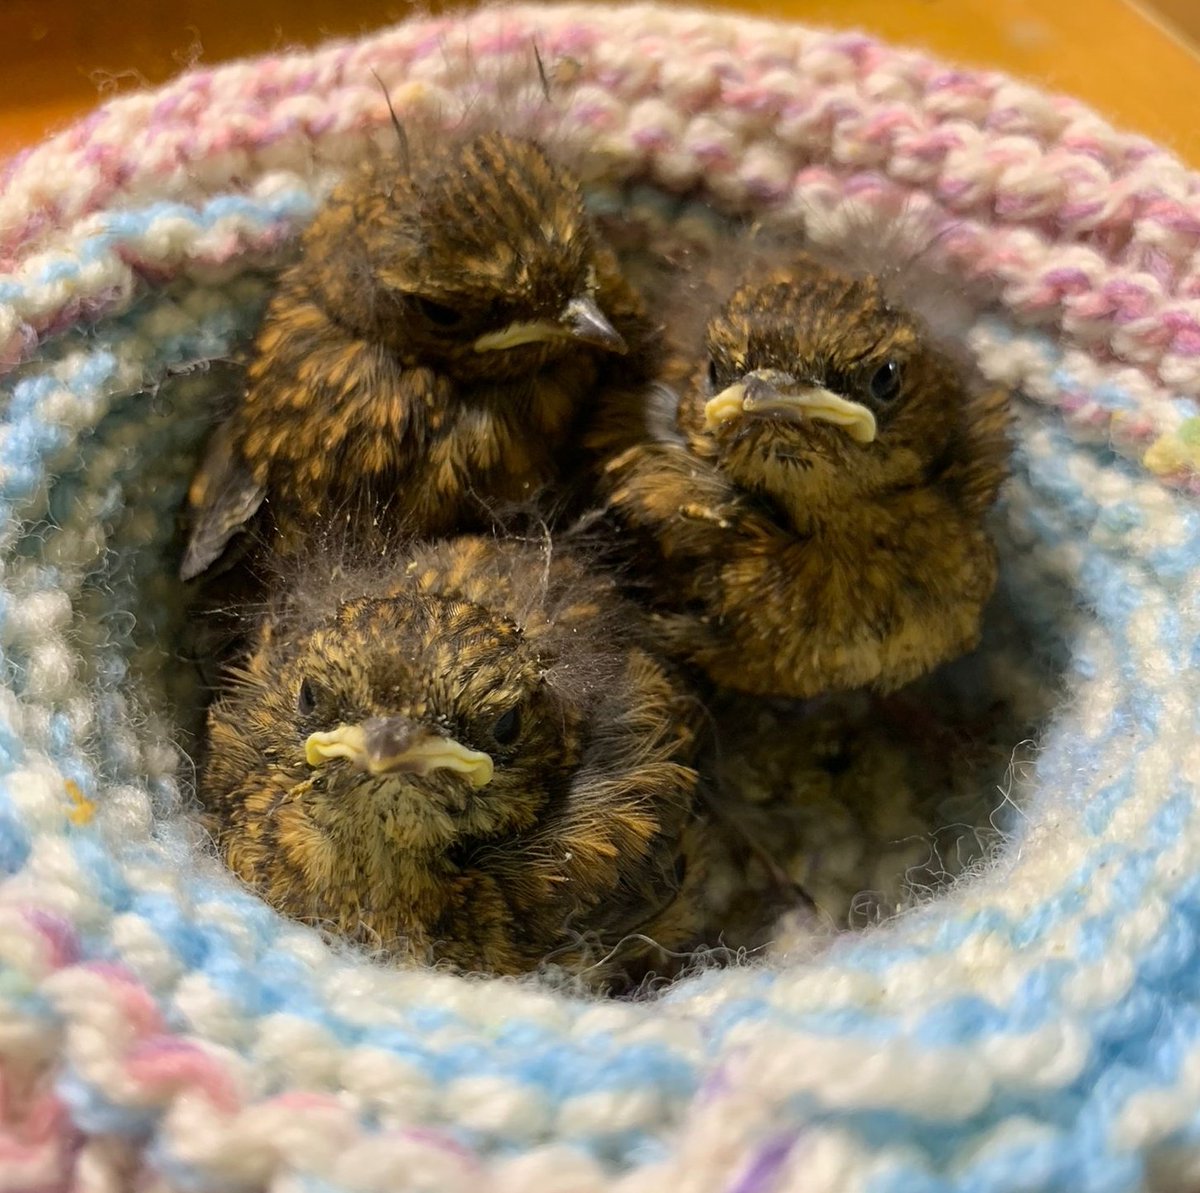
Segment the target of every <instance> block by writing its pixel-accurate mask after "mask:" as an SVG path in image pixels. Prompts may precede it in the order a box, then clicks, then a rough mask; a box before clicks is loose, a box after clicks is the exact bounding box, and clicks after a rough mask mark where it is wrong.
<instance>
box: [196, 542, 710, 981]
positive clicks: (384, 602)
mask: <svg viewBox="0 0 1200 1193" xmlns="http://www.w3.org/2000/svg"><path fill="white" fill-rule="evenodd" d="M304 574H305V575H306V576H308V577H312V576H331V577H333V578H332V579H330V580H317V581H313V580H311V579H308V580H306V581H304V582H303V583H302V584H301V585H300V587H299V588H297V589H296V590H295V591H293V593H292V594H291V595H289V596H287V597H280V598H279V599H278V600H277V602H276V604H275V607H274V610H273V611H272V612H271V613H270V614H269V615H268V616H267V617H266V619H265V620H264V621H263V623H262V624H261V626H260V628H259V630H258V631H257V634H256V635H255V637H254V639H253V641H252V643H251V646H250V649H249V653H248V658H247V659H246V661H245V662H244V665H242V666H240V667H238V668H236V669H234V670H233V672H232V673H231V676H230V678H229V680H228V682H227V683H226V685H225V687H224V689H223V690H222V692H221V693H220V695H219V696H218V698H217V700H216V701H215V702H214V704H213V705H212V707H211V709H210V711H209V718H208V729H209V741H208V747H207V750H208V757H207V761H206V763H205V765H204V768H203V771H202V776H201V781H200V794H201V797H202V800H203V803H204V805H205V807H206V809H207V812H208V815H209V818H210V822H211V825H212V827H213V831H214V833H215V836H216V839H217V841H218V844H219V847H220V850H221V853H222V855H223V856H224V858H225V859H226V861H227V863H228V865H229V866H230V868H231V869H232V870H233V871H234V872H235V873H237V874H238V875H240V876H241V877H242V878H243V879H244V880H245V881H246V882H248V883H249V884H251V885H252V886H253V887H255V888H256V889H257V890H258V891H259V892H260V893H261V894H262V895H263V896H264V897H265V898H266V899H267V900H268V901H269V902H270V903H272V904H273V905H274V906H275V907H277V908H278V909H280V910H281V911H283V912H285V913H286V914H288V915H290V916H292V917H294V918H296V919H299V920H303V921H307V922H312V923H318V924H323V925H327V926H329V927H332V928H333V929H335V930H336V931H338V932H340V933H342V934H345V935H347V936H349V937H351V938H353V939H356V940H359V941H362V942H366V943H369V944H370V945H372V946H375V947H377V948H379V949H381V950H383V951H384V952H385V953H387V954H393V955H401V956H409V957H412V958H415V959H417V960H421V961H434V962H435V961H443V962H447V963H450V964H452V965H454V966H456V967H458V968H460V969H462V970H467V971H476V970H478V971H486V972H493V973H501V974H512V973H519V972H522V971H527V970H532V969H534V968H536V967H537V966H538V965H539V964H540V963H541V962H543V961H544V960H546V959H549V960H551V961H554V962H557V963H559V964H561V965H563V966H565V967H567V968H568V969H571V970H574V971H579V972H584V973H586V975H587V977H588V978H590V979H591V980H593V981H595V982H597V983H603V982H607V981H610V980H613V979H614V978H615V977H617V976H619V975H620V974H629V973H630V972H631V967H635V966H636V965H637V964H643V965H644V964H646V963H652V962H653V961H654V959H655V958H656V957H658V956H659V954H658V952H657V946H660V945H661V946H664V947H666V948H668V949H669V948H677V947H679V946H681V945H684V944H687V943H688V942H689V941H690V940H691V939H692V938H693V936H694V933H695V931H696V929H697V925H696V923H695V922H694V916H695V913H694V910H693V901H692V899H691V898H690V897H689V896H688V895H687V890H688V889H689V888H691V887H694V885H695V884H696V883H698V882H700V881H701V880H702V866H701V864H700V862H701V851H702V849H703V846H702V840H703V833H702V831H701V829H700V822H699V820H698V819H697V816H696V810H695V805H694V800H695V788H696V782H697V776H696V772H695V770H694V769H693V768H692V757H693V752H694V738H695V734H694V728H695V718H696V706H695V703H694V701H693V699H692V698H691V697H690V696H689V694H688V693H687V691H686V690H685V689H684V688H682V687H681V686H680V685H679V683H678V682H677V681H676V680H675V679H674V678H673V677H672V675H671V674H670V673H669V672H668V671H667V670H666V669H665V668H664V667H663V666H662V665H661V664H660V663H658V662H657V661H655V659H654V658H653V657H652V656H651V655H650V654H649V653H648V652H647V651H646V650H645V649H644V647H643V646H642V645H641V644H640V642H639V635H638V616H637V611H636V610H635V609H633V608H632V607H631V606H629V605H627V604H626V603H625V602H624V601H623V600H622V599H621V598H620V597H619V596H618V595H617V593H616V592H615V590H614V586H613V584H612V582H611V581H609V580H607V579H604V578H603V577H602V576H600V574H599V573H596V572H594V571H592V570H590V569H588V568H587V567H585V566H584V565H583V564H582V563H581V562H580V561H579V560H578V559H577V558H575V557H573V556H571V555H569V554H565V553H563V552H560V551H552V550H551V549H550V548H549V547H548V546H533V545H530V544H528V543H525V542H519V541H496V540H493V539H490V538H483V537H470V536H468V537H464V538H458V539H453V540H447V541H442V542H437V543H432V544H426V545H423V546H417V547H412V548H410V549H408V550H407V551H405V552H401V553H399V555H398V557H397V559H396V561H395V562H394V563H392V564H391V565H389V566H388V567H387V568H386V569H383V570H382V571H381V570H380V569H379V568H378V567H374V568H368V569H367V570H360V569H357V568H356V567H355V566H353V565H349V566H347V565H342V564H339V563H338V562H337V561H336V560H330V559H324V560H314V561H312V563H311V564H310V565H309V566H307V567H306V568H305V572H304ZM347 726H349V727H351V728H347ZM363 726H365V727H366V734H367V736H366V737H364V735H363V732H362V730H361V727H363ZM339 727H340V728H339ZM372 735H373V736H372ZM413 740H418V741H420V742H422V743H425V745H428V743H429V742H432V743H433V746H434V748H435V749H438V750H441V751H442V753H443V754H445V753H446V751H451V753H452V760H451V763H444V764H442V765H438V766H436V767H435V768H434V769H430V770H428V771H427V772H426V773H422V770H421V768H422V767H423V766H424V765H425V764H424V763H423V762H420V760H419V759H418V761H417V762H416V763H411V764H410V763H405V764H404V765H402V766H400V767H399V769H395V768H393V769H388V768H389V767H392V766H393V764H392V763H391V762H388V761H387V760H386V759H385V761H384V762H383V763H381V764H380V766H382V767H383V769H382V770H380V771H379V773H375V772H374V771H372V770H371V767H372V766H374V765H375V763H374V762H371V763H370V764H369V765H368V763H367V762H365V761H364V759H365V758H371V759H377V758H378V757H379V755H380V751H382V752H383V753H384V754H386V753H387V752H388V751H390V752H391V753H392V754H396V753H397V751H403V750H404V749H411V742H412V741H413ZM362 741H366V742H367V745H366V746H365V747H362V746H360V745H359V744H356V743H360V742H362ZM347 742H350V743H351V745H350V746H347V745H346V743H347ZM380 742H382V743H383V744H382V745H380ZM446 742H449V743H450V745H449V746H447V745H446V744H445V743H446ZM314 743H315V744H314ZM322 743H323V744H322ZM314 750H315V751H316V753H314V752H313V751H314ZM364 750H365V751H366V753H364ZM372 750H374V751H375V752H374V753H371V752H370V751H372ZM356 751H357V752H356ZM479 752H482V753H483V754H486V755H488V756H489V757H490V759H491V761H490V763H488V764H486V765H484V764H482V763H481V762H480V760H479ZM463 758H466V759H468V762H467V763H463V762H462V759H463ZM451 765H453V766H461V767H465V768H466V769H467V770H471V773H461V772H460V771H459V770H456V769H450V768H449V767H450V766H451ZM480 766H482V767H483V771H484V772H486V773H488V774H490V781H487V779H486V777H485V774H477V773H476V771H475V770H472V769H471V768H478V767H480ZM414 767H415V769H414ZM489 768H491V769H490V771H489ZM472 775H474V776H475V777H476V778H479V779H484V781H483V782H482V785H480V786H475V785H474V784H473V781H472ZM631 934H641V936H639V937H638V939H637V940H636V941H634V943H632V944H630V945H628V946H627V947H625V948H623V949H620V950H617V951H616V953H614V954H613V955H611V956H610V953H612V951H613V950H615V949H617V946H618V945H619V944H620V942H621V941H622V940H623V939H624V938H626V937H627V936H630V935H631ZM643 937H644V939H643ZM651 942H654V943H651Z"/></svg>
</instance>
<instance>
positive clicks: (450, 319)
mask: <svg viewBox="0 0 1200 1193" xmlns="http://www.w3.org/2000/svg"><path fill="white" fill-rule="evenodd" d="M417 309H418V310H419V311H420V312H421V314H422V315H424V316H425V318H426V319H428V320H429V322H430V323H435V324H437V326H438V327H456V326H457V325H458V324H460V323H461V322H462V314H461V312H459V311H456V310H455V309H454V308H453V307H448V306H446V304H445V303H442V302H434V301H433V299H431V298H418V299H417Z"/></svg>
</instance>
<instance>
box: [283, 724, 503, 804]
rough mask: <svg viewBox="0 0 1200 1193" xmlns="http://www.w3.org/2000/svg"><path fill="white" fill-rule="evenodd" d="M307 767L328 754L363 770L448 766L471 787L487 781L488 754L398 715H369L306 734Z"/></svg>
mask: <svg viewBox="0 0 1200 1193" xmlns="http://www.w3.org/2000/svg"><path fill="white" fill-rule="evenodd" d="M304 758H305V761H306V762H307V763H308V765H309V766H322V765H324V764H325V763H326V762H328V761H329V760H330V759H331V758H348V759H349V760H350V762H351V763H352V764H353V765H354V766H356V767H358V768H359V769H360V770H364V771H366V772H367V774H369V775H392V774H415V775H425V774H428V773H429V772H430V771H432V770H453V771H458V772H459V773H460V774H464V775H466V776H467V778H468V780H469V781H470V783H471V786H472V787H483V786H485V785H486V784H487V783H490V782H491V781H492V771H493V767H492V759H491V756H490V755H488V754H484V753H482V752H481V751H479V750H471V749H468V748H467V747H466V746H464V745H463V744H462V743H461V742H456V741H455V740H454V739H453V738H451V737H441V736H439V735H438V734H436V733H431V732H429V730H427V729H425V728H423V727H422V726H420V725H415V724H413V722H411V721H409V720H407V719H406V718H404V717H372V718H371V719H370V720H367V721H364V722H363V723H362V724H361V725H339V726H338V727H337V728H336V729H332V730H330V731H329V732H327V733H311V734H309V736H308V738H307V740H306V741H305V743H304Z"/></svg>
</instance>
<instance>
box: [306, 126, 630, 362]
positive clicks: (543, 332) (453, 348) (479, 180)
mask: <svg viewBox="0 0 1200 1193" xmlns="http://www.w3.org/2000/svg"><path fill="white" fill-rule="evenodd" d="M304 251H305V264H304V268H305V269H306V271H307V272H308V275H309V279H310V280H311V281H313V282H315V284H316V287H317V289H318V291H319V292H320V293H321V294H322V298H323V301H324V304H325V305H326V307H327V308H328V310H329V313H330V315H331V317H333V318H335V319H338V320H339V321H341V322H343V323H344V324H345V325H348V326H350V327H351V328H352V329H353V330H354V331H355V333H356V334H359V335H363V336H369V337H372V338H378V339H381V340H383V341H384V342H386V343H388V344H389V345H390V346H391V347H392V348H393V350H394V351H395V352H396V353H397V355H398V356H399V357H400V358H401V359H403V360H407V361H408V362H409V363H412V364H417V363H420V364H422V365H428V366H429V367H433V368H437V369H440V370H441V371H444V372H445V373H446V374H448V375H449V376H452V377H453V378H455V379H456V380H460V381H476V380H483V379H497V380H504V379H513V378H519V377H522V376H525V375H528V374H530V373H533V372H535V371H537V370H538V369H540V368H542V367H543V366H545V365H546V364H547V363H549V362H552V361H558V360H561V359H562V358H564V357H567V356H569V355H570V354H572V353H586V354H617V355H621V354H624V353H625V352H626V351H627V348H628V346H627V344H626V342H625V340H624V338H623V337H622V335H621V333H620V332H619V331H618V330H617V328H616V327H615V326H614V325H613V322H612V319H613V317H614V313H615V312H614V311H613V310H611V309H609V310H606V309H605V307H606V305H608V306H611V305H612V304H611V303H608V302H607V298H608V295H609V294H610V292H612V291H614V290H615V289H616V288H617V287H618V286H619V285H620V280H619V273H618V266H617V262H616V258H615V257H614V256H613V254H612V252H611V251H610V250H609V249H608V248H607V247H606V246H604V245H603V244H602V243H601V242H599V241H598V239H597V237H596V234H595V232H594V231H593V228H592V225H591V222H590V220H589V218H588V216H587V213H586V211H585V210H584V203H583V195H582V191H581V188H580V185H579V182H578V180H577V179H576V178H575V177H574V175H572V174H571V173H570V171H568V170H567V169H565V168H563V167H560V166H558V165H556V164H555V163H553V162H551V160H550V159H549V158H548V157H547V156H546V154H545V152H544V151H543V150H542V149H541V148H540V147H539V146H538V145H536V144H535V143H533V142H531V141H528V140H523V139H520V138H517V137H510V136H507V135H505V134H501V133H497V132H491V133H484V134H480V135H477V136H474V137H471V138H469V139H467V140H465V141H463V142H461V143H456V144H450V145H445V144H440V145H439V144H436V143H434V144H432V145H424V144H422V143H421V142H419V141H414V142H413V144H412V145H411V147H410V148H409V149H408V151H407V152H406V153H404V154H401V155H400V157H399V158H398V159H388V160H379V159H375V160H371V161H368V162H365V163H364V164H363V166H362V167H361V168H360V169H359V171H358V172H356V173H355V174H353V175H352V176H351V177H350V178H349V179H347V180H346V181H345V182H344V183H343V184H342V185H341V187H340V188H339V189H338V190H337V191H335V193H334V195H333V196H332V198H331V200H330V202H329V204H328V205H327V207H326V208H325V210H324V211H323V212H322V213H321V215H320V216H318V218H317V220H316V221H314V223H313V225H312V226H311V227H310V229H309V231H308V233H307V235H306V238H305V245H304Z"/></svg>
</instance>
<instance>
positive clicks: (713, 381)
mask: <svg viewBox="0 0 1200 1193" xmlns="http://www.w3.org/2000/svg"><path fill="white" fill-rule="evenodd" d="M720 379H721V374H720V370H719V369H718V368H717V362H716V361H715V360H710V361H709V362H708V388H709V389H716V388H717V382H718V381H719V380H720Z"/></svg>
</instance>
